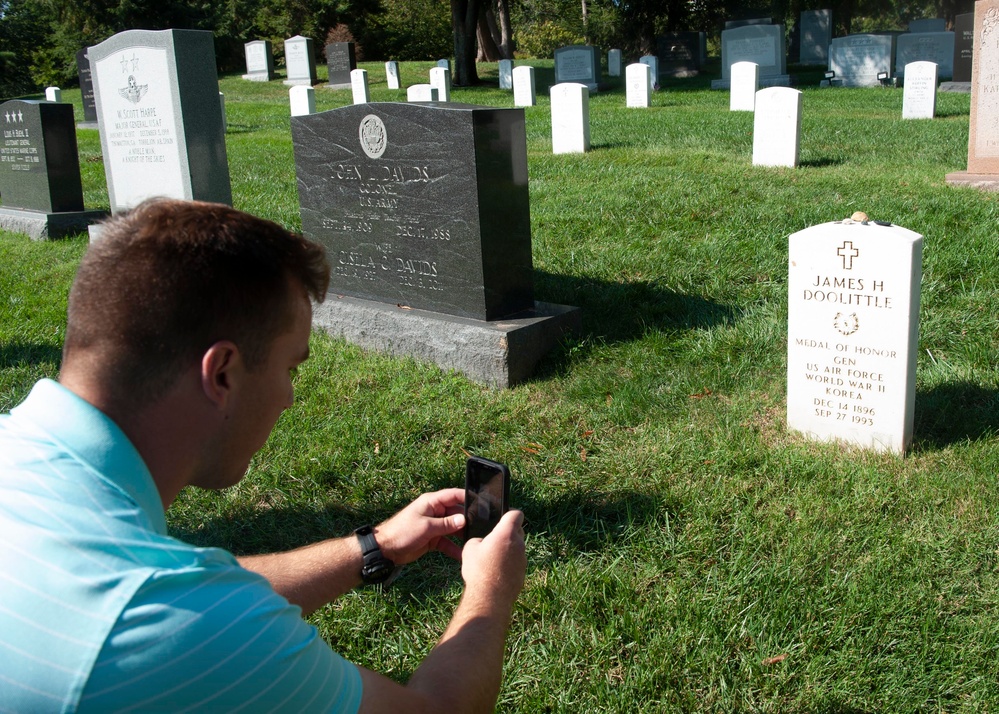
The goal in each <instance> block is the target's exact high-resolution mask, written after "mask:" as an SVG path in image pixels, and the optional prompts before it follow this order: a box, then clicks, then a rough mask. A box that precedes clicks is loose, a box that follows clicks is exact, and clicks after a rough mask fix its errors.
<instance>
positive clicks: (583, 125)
mask: <svg viewBox="0 0 999 714" xmlns="http://www.w3.org/2000/svg"><path fill="white" fill-rule="evenodd" d="M551 108H552V153H553V154H582V153H585V152H587V151H589V150H590V90H589V89H587V87H586V85H585V84H576V83H575V82H564V83H562V84H556V85H555V86H554V87H552V88H551Z"/></svg>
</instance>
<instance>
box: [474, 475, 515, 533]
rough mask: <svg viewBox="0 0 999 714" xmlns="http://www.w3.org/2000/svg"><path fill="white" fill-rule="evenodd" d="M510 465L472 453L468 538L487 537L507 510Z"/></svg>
mask: <svg viewBox="0 0 999 714" xmlns="http://www.w3.org/2000/svg"><path fill="white" fill-rule="evenodd" d="M509 502H510V469H508V468H507V467H506V464H501V463H497V462H496V461H490V460H489V459H483V458H481V457H479V456H472V457H470V458H469V459H468V461H466V462H465V540H468V539H469V538H484V537H485V536H486V535H488V534H489V531H491V530H492V529H493V528H494V527H495V526H496V524H497V523H498V522H499V519H500V518H501V517H502V516H503V514H504V513H506V512H507V509H508V508H509Z"/></svg>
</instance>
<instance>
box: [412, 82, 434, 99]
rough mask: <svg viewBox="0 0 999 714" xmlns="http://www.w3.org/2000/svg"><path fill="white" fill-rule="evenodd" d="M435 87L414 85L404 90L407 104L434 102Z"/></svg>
mask: <svg viewBox="0 0 999 714" xmlns="http://www.w3.org/2000/svg"><path fill="white" fill-rule="evenodd" d="M437 97H438V95H437V87H434V86H432V85H430V84H414V85H412V86H410V87H409V88H408V89H407V90H406V101H407V102H436V101H438V99H437Z"/></svg>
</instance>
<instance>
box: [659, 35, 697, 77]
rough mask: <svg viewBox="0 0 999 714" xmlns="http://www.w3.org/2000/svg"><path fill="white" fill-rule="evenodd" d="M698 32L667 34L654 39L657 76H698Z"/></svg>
mask: <svg viewBox="0 0 999 714" xmlns="http://www.w3.org/2000/svg"><path fill="white" fill-rule="evenodd" d="M702 34H703V33H700V32H667V33H666V34H663V35H660V36H659V37H658V38H656V56H657V57H658V58H659V76H661V77H696V76H697V75H698V74H700V71H701V65H702V64H703V62H702V60H701V35H702Z"/></svg>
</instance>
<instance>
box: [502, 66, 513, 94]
mask: <svg viewBox="0 0 999 714" xmlns="http://www.w3.org/2000/svg"><path fill="white" fill-rule="evenodd" d="M499 88H500V89H513V60H508V59H501V60H500V61H499Z"/></svg>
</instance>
